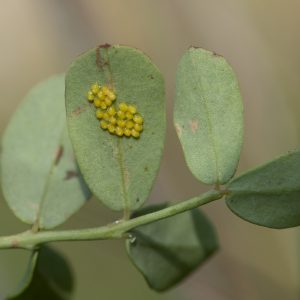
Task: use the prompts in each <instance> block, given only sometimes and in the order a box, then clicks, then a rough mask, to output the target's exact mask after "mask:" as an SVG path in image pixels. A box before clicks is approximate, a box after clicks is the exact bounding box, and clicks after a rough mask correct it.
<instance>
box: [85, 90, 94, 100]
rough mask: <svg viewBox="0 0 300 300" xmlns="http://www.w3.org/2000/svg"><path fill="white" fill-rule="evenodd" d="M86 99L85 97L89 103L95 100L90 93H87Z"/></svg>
mask: <svg viewBox="0 0 300 300" xmlns="http://www.w3.org/2000/svg"><path fill="white" fill-rule="evenodd" d="M86 97H87V99H88V100H89V101H91V102H93V101H94V99H95V96H94V94H93V93H92V92H91V91H88V93H87V95H86Z"/></svg>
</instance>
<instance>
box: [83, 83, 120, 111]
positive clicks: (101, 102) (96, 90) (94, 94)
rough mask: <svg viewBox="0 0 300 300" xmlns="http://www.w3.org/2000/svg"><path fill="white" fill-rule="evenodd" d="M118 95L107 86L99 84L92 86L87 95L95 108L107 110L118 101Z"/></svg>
mask: <svg viewBox="0 0 300 300" xmlns="http://www.w3.org/2000/svg"><path fill="white" fill-rule="evenodd" d="M116 98H117V97H116V94H115V93H114V92H113V91H112V90H111V89H109V88H108V87H107V86H103V87H101V86H100V85H98V83H95V84H93V85H92V86H91V89H90V90H89V91H88V93H87V99H88V100H89V101H90V102H93V103H94V105H95V107H97V108H101V109H103V110H104V109H107V108H108V107H110V106H111V105H112V103H113V102H114V101H115V100H116Z"/></svg>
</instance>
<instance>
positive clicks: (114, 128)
mask: <svg viewBox="0 0 300 300" xmlns="http://www.w3.org/2000/svg"><path fill="white" fill-rule="evenodd" d="M107 129H108V131H109V132H110V133H114V132H115V130H116V127H115V126H114V125H112V124H109V125H108V126H107Z"/></svg>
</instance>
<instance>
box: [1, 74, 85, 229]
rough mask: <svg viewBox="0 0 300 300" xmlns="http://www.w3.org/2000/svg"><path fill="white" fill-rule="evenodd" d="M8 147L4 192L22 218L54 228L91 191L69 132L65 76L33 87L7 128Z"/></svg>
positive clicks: (5, 146)
mask: <svg viewBox="0 0 300 300" xmlns="http://www.w3.org/2000/svg"><path fill="white" fill-rule="evenodd" d="M2 150H3V151H2V156H1V180H2V188H3V194H4V196H5V199H6V201H7V203H8V205H9V207H10V208H11V209H12V210H13V212H14V213H15V214H16V216H17V217H18V218H20V219H21V220H22V221H24V222H26V223H29V224H35V225H36V226H38V227H39V228H47V229H48V228H53V227H55V226H57V225H59V224H61V223H63V222H64V221H65V220H66V219H68V218H69V216H70V215H71V214H73V213H74V212H75V211H77V210H78V209H79V208H80V207H81V206H82V205H83V204H84V203H85V202H86V199H88V197H89V196H90V193H89V192H88V189H87V187H86V186H85V184H84V183H83V180H82V178H81V176H80V174H79V170H78V167H77V164H76V162H75V159H74V154H73V151H72V147H71V143H70V141H69V138H68V134H67V126H66V116H65V108H64V76H62V75H61V76H56V77H53V78H51V79H49V80H48V81H45V82H43V83H41V84H39V85H38V86H36V87H35V88H33V89H32V90H31V92H30V93H29V94H28V95H27V96H26V98H25V99H24V101H23V102H22V104H21V105H20V107H19V109H18V110H17V111H16V113H15V114H14V115H13V117H12V120H11V122H10V123H9V125H8V127H7V129H6V131H5V133H4V136H3V141H2Z"/></svg>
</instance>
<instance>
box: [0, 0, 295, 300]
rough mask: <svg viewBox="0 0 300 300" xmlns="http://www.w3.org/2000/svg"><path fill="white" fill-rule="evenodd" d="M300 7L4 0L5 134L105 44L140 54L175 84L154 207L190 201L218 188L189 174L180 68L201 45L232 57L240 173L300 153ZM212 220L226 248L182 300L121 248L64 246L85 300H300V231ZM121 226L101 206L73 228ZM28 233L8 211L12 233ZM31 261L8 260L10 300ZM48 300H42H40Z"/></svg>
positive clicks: (0, 225)
mask: <svg viewBox="0 0 300 300" xmlns="http://www.w3.org/2000/svg"><path fill="white" fill-rule="evenodd" d="M299 11H300V2H299V0H286V1H282V0H243V1H239V0H185V1H183V0H182V1H180V0H126V1H125V0H104V1H102V0H98V1H97V0H73V1H72V0H69V1H67V0H27V1H18V0H1V2H0V40H1V47H0V67H1V71H0V86H1V89H0V99H1V100H0V134H2V132H3V130H4V128H5V125H6V124H7V122H8V121H9V118H10V116H11V115H12V113H13V112H14V110H15V109H16V107H17V106H18V104H19V102H20V101H21V99H22V98H23V97H24V95H25V94H26V92H27V91H28V90H29V89H30V88H31V87H32V86H33V85H34V84H36V83H37V82H39V81H41V80H43V79H45V78H47V77H48V76H50V75H52V74H54V73H60V72H64V71H65V70H66V68H67V67H68V65H69V64H70V62H71V61H72V60H73V59H74V58H75V57H76V56H77V55H78V54H80V53H81V52H83V51H85V50H86V49H88V48H91V47H94V46H96V45H98V44H103V43H106V42H108V43H111V44H114V43H121V44H127V45H132V46H135V47H138V48H140V49H141V50H143V51H144V52H146V53H147V54H148V55H149V56H150V57H151V58H152V59H153V61H154V62H155V63H156V64H157V65H158V67H159V68H160V69H161V70H162V72H163V74H164V76H165V78H166V85H167V100H168V121H169V126H168V134H167V141H166V150H165V155H164V158H163V162H162V166H161V170H160V173H159V176H158V180H157V183H156V185H155V188H154V189H153V192H152V195H151V198H150V200H149V202H150V201H178V200H181V199H186V198H188V197H190V196H192V195H196V194H199V193H202V192H203V191H205V190H207V187H206V186H205V185H202V184H200V183H199V182H197V181H196V180H195V179H194V178H193V176H192V175H191V173H190V172H189V171H188V169H187V167H186V165H185V163H184V160H183V155H182V152H181V149H180V146H179V143H178V140H177V138H176V135H175V131H174V128H173V126H172V109H173V97H174V82H175V70H176V65H177V63H178V60H179V58H180V56H181V55H182V54H183V52H184V51H185V50H186V49H187V48H188V46H190V45H195V46H201V47H204V48H207V49H210V50H214V51H216V52H217V53H220V54H222V55H224V56H225V57H226V58H227V59H228V61H229V62H230V63H231V64H232V66H233V67H234V69H235V71H236V73H237V74H238V78H239V81H240V86H241V91H242V94H243V97H244V104H245V125H246V126H245V127H246V132H245V143H244V148H243V151H242V157H241V164H240V168H239V172H240V171H242V170H246V169H247V168H250V167H253V166H255V165H256V164H258V163H261V162H264V161H265V160H267V159H271V158H273V157H274V156H276V155H278V154H281V153H284V152H286V151H287V150H290V149H294V148H296V147H298V146H299V137H300V134H299V131H300V121H299V117H298V116H299V115H300V102H299V97H298V94H300V86H299V80H300V54H299V53H300V35H299V32H298V28H299V26H300V19H299ZM205 211H206V212H207V213H208V214H209V215H210V217H211V219H212V220H213V222H214V223H215V224H216V227H217V230H218V233H219V236H220V242H221V245H222V249H221V250H220V251H219V253H218V254H217V255H215V256H214V257H213V258H212V259H211V260H210V261H209V262H208V263H206V264H205V266H204V267H203V268H201V269H200V270H199V271H197V272H196V273H194V274H193V275H192V276H191V277H190V278H189V279H188V280H186V281H185V282H184V284H181V285H180V286H179V287H178V288H176V289H174V290H172V291H171V292H168V293H165V294H162V295H159V294H156V293H154V292H151V291H150V290H149V289H148V287H147V286H146V284H145V282H144V281H143V279H142V278H141V276H140V275H139V274H138V273H137V272H136V270H135V269H134V267H133V266H132V265H131V264H130V263H129V261H128V260H127V258H126V254H125V251H124V246H123V243H122V242H119V241H109V242H85V243H60V244H56V245H55V246H57V248H58V249H60V250H61V251H62V252H63V253H64V254H66V255H67V256H68V257H69V259H70V262H71V263H72V266H73V269H74V271H75V276H76V283H77V284H76V290H75V297H74V299H76V300H79V299H89V300H90V299H91V300H94V299H95V300H97V299H108V300H111V299H112V300H115V299H116V300H117V299H122V300H126V299H131V300H132V299H134V300H136V299H137V300H139V299H145V300H147V299H149V300H150V299H151V300H156V299H174V300H177V299H178V300H185V299H186V300H194V299H200V300H225V299H226V300H229V299H230V300H240V299H242V300H269V299H272V300H281V299H285V300H296V299H300V290H299V286H300V260H299V249H300V247H299V246H300V239H299V237H300V235H299V229H298V228H295V229H288V230H281V231H278V230H270V229H265V228H262V227H258V226H255V225H252V224H249V223H246V222H244V221H242V220H240V219H238V218H237V217H236V216H234V215H233V214H231V213H230V212H229V210H228V209H227V208H226V206H225V204H224V202H223V201H219V202H216V203H213V204H210V205H209V206H208V207H207V208H205ZM113 218H116V215H114V214H112V213H110V212H109V210H107V209H106V208H104V207H103V206H102V205H101V204H100V203H98V202H97V201H96V200H93V201H91V202H89V203H88V204H87V206H86V207H84V208H83V209H82V211H81V212H80V213H78V214H76V215H75V216H73V217H72V218H71V220H69V221H68V222H67V223H66V224H65V225H64V226H62V227H61V228H79V227H87V226H97V225H99V224H105V223H107V222H109V221H111V220H112V219H113ZM26 228H27V226H26V225H23V224H21V223H20V222H19V221H18V220H17V219H16V218H15V217H14V216H13V215H12V213H11V212H10V211H9V210H8V208H7V206H6V204H5V203H4V201H1V202H0V234H9V233H14V232H17V231H20V230H23V229H26ZM27 257H28V254H27V253H26V252H24V251H19V250H14V251H1V252H0V266H1V267H0V299H1V295H2V294H3V293H5V292H6V291H7V290H9V289H11V288H12V287H13V286H14V285H15V283H16V282H17V281H18V279H19V278H20V277H21V276H22V271H23V270H24V267H25V263H26V259H27ZM38 300H40V299H38Z"/></svg>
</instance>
